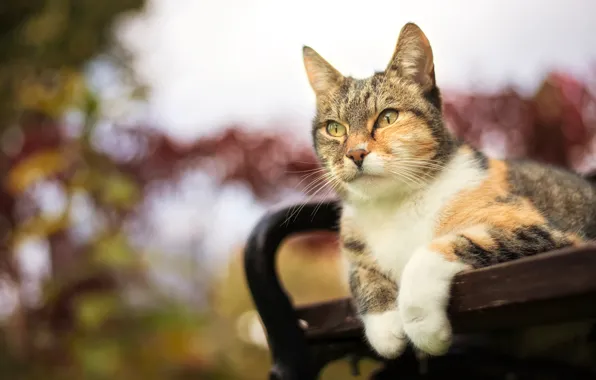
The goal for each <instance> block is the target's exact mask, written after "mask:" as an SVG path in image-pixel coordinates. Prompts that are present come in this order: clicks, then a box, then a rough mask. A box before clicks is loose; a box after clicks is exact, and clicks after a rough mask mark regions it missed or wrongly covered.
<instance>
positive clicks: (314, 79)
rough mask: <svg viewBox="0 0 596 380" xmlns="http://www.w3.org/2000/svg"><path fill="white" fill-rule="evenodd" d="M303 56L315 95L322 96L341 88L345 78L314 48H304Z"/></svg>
mask: <svg viewBox="0 0 596 380" xmlns="http://www.w3.org/2000/svg"><path fill="white" fill-rule="evenodd" d="M302 55H303V59H304V68H305V69H306V74H307V76H308V81H309V82H310V86H311V87H312V89H313V90H314V92H315V94H317V95H321V94H324V93H326V92H329V91H331V90H333V89H335V88H337V87H339V85H340V84H341V82H342V81H343V79H344V78H343V76H342V75H341V74H340V73H339V72H338V71H337V70H336V69H335V68H333V66H331V65H330V64H329V62H327V61H326V60H325V59H323V57H321V56H320V55H319V54H318V53H317V52H316V51H315V50H314V49H313V48H311V47H309V46H306V45H305V46H303V47H302Z"/></svg>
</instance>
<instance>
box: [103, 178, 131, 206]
mask: <svg viewBox="0 0 596 380" xmlns="http://www.w3.org/2000/svg"><path fill="white" fill-rule="evenodd" d="M139 198H140V194H139V189H138V188H137V185H136V184H135V183H134V182H133V181H132V180H130V179H129V178H127V177H126V176H124V175H122V174H117V173H112V174H111V175H109V176H108V177H107V178H105V180H104V181H103V186H102V189H101V199H102V201H103V202H105V203H106V204H111V205H114V206H118V207H125V208H126V207H129V206H132V205H133V204H134V203H135V202H136V201H137V200H138V199H139Z"/></svg>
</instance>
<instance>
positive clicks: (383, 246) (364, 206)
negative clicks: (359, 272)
mask: <svg viewBox="0 0 596 380" xmlns="http://www.w3.org/2000/svg"><path fill="white" fill-rule="evenodd" d="M473 160H474V158H473V156H472V155H469V154H465V155H464V154H460V155H458V156H457V157H455V158H454V159H453V160H452V161H451V163H450V164H449V165H448V166H447V167H446V168H445V170H444V171H443V172H442V173H441V174H440V175H439V177H438V178H437V179H436V180H435V181H434V182H433V183H432V185H430V186H429V187H428V188H426V189H424V190H423V191H421V192H420V193H418V194H417V195H415V196H412V197H410V198H408V199H406V200H399V201H398V200H395V201H391V200H387V199H385V200H383V201H374V200H369V201H366V202H361V203H348V204H346V205H345V206H344V213H345V215H344V217H347V218H349V219H351V220H352V223H353V225H354V226H356V228H357V229H358V232H359V234H360V235H361V236H362V237H363V238H364V239H365V243H366V245H367V246H368V247H369V248H370V250H371V251H372V254H373V255H374V257H375V258H376V260H377V262H378V264H379V266H380V267H381V269H383V270H384V271H386V272H387V273H388V274H390V275H391V276H392V277H394V278H395V279H396V280H399V278H400V276H401V273H402V271H403V268H404V266H405V265H406V263H407V262H408V260H409V259H410V257H411V255H412V254H413V253H414V251H415V250H416V249H417V248H419V247H421V246H424V245H426V244H428V243H429V242H430V241H431V240H432V239H433V237H434V230H435V227H436V223H437V221H438V219H439V218H440V215H441V210H443V209H444V207H445V206H446V205H447V204H448V202H449V201H450V199H452V198H453V197H454V196H456V195H457V194H458V193H459V192H461V191H462V190H465V189H470V188H473V187H474V186H477V185H478V184H480V182H482V180H483V179H484V177H485V175H486V174H485V173H484V172H483V171H482V170H481V169H480V168H479V167H478V166H477V165H476V164H475V163H474V162H473Z"/></svg>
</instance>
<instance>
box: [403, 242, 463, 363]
mask: <svg viewBox="0 0 596 380" xmlns="http://www.w3.org/2000/svg"><path fill="white" fill-rule="evenodd" d="M464 269H466V266H465V265H464V264H462V263H459V262H454V261H449V260H447V259H446V258H445V257H444V256H443V255H441V254H439V253H438V252H435V251H432V250H429V249H426V248H422V249H419V250H417V251H416V252H415V253H414V255H413V256H412V258H411V259H410V261H409V262H408V263H407V264H406V267H405V268H404V271H403V273H402V277H401V283H400V291H399V296H398V309H399V312H400V315H401V319H402V321H403V326H404V331H405V332H406V335H407V336H408V338H410V340H411V341H412V343H413V344H414V346H416V347H417V348H418V349H420V350H422V351H424V352H426V353H427V354H430V355H435V356H438V355H443V354H445V353H447V351H448V350H449V347H450V346H451V340H452V332H451V324H450V323H449V319H448V318H447V305H448V304H449V292H450V289H451V282H452V280H453V277H454V276H455V275H456V274H457V273H459V272H461V271H462V270H464Z"/></svg>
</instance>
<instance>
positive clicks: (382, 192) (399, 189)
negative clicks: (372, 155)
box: [346, 174, 410, 200]
mask: <svg viewBox="0 0 596 380" xmlns="http://www.w3.org/2000/svg"><path fill="white" fill-rule="evenodd" d="M346 185H347V188H348V190H349V192H350V193H351V195H352V196H351V197H350V198H352V199H354V200H356V199H359V200H374V199H380V198H385V197H388V196H389V197H392V196H395V195H403V194H404V193H407V192H408V191H409V190H410V187H409V186H408V184H406V183H402V182H401V181H396V179H395V178H393V177H386V176H382V175H371V174H362V175H360V176H358V177H357V178H354V179H353V180H351V181H349V182H346Z"/></svg>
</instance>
